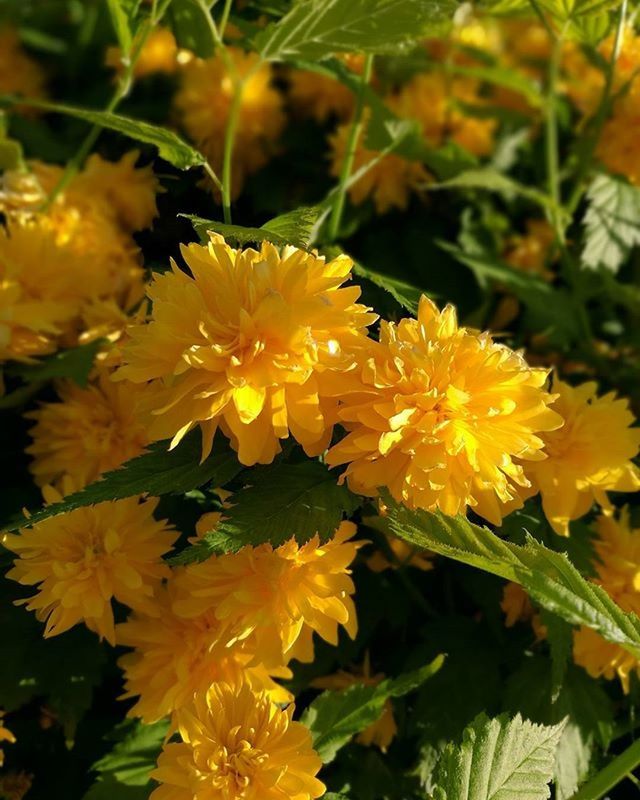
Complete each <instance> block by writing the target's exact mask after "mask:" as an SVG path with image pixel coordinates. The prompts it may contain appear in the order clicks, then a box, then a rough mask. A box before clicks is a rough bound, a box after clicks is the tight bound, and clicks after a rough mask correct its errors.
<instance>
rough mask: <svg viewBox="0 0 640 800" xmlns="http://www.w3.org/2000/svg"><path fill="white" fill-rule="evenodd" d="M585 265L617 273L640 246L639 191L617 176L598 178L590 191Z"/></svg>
mask: <svg viewBox="0 0 640 800" xmlns="http://www.w3.org/2000/svg"><path fill="white" fill-rule="evenodd" d="M587 200H588V202H589V207H588V209H587V213H586V214H585V217H584V228H585V231H584V234H585V240H584V249H583V251H582V265H583V267H586V268H588V269H598V268H600V267H604V268H605V269H608V270H610V271H611V272H617V271H618V269H619V268H620V266H621V264H622V263H623V262H624V260H625V259H626V257H627V256H628V255H629V252H630V251H631V248H632V247H635V246H636V245H638V244H640V189H639V188H638V187H636V186H632V185H631V184H630V183H627V182H626V181H625V180H624V179H623V178H619V177H616V176H614V175H604V174H600V175H597V176H596V178H595V179H594V180H593V182H592V184H591V186H590V187H589V190H588V192H587Z"/></svg>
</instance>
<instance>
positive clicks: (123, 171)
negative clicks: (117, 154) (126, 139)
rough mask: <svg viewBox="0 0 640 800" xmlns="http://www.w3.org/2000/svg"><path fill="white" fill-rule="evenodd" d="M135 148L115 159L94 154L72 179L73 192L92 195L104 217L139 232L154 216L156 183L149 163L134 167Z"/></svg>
mask: <svg viewBox="0 0 640 800" xmlns="http://www.w3.org/2000/svg"><path fill="white" fill-rule="evenodd" d="M139 157H140V153H139V152H138V151H137V150H131V151H129V152H128V153H125V154H124V155H123V156H122V158H121V159H120V160H119V161H107V160H106V159H104V158H102V157H101V156H99V155H97V154H96V153H94V154H93V155H92V156H89V158H88V159H87V163H86V164H85V165H84V169H83V170H82V172H81V173H80V174H79V175H78V177H77V178H76V180H75V182H74V186H73V192H74V194H76V195H83V194H84V195H85V196H86V197H90V198H93V200H94V201H95V202H99V203H100V204H101V205H102V211H103V213H104V214H105V216H109V215H111V216H113V217H114V218H115V220H116V222H117V223H118V225H119V226H120V228H122V230H124V231H128V232H133V231H141V230H142V229H143V228H148V227H150V226H151V223H152V222H153V220H154V218H155V217H157V216H158V208H157V206H156V194H158V192H159V191H160V183H159V181H158V179H157V178H156V176H155V175H154V173H153V168H152V167H151V165H148V166H146V167H136V162H137V161H138V158H139Z"/></svg>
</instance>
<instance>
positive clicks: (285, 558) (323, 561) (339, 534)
mask: <svg viewBox="0 0 640 800" xmlns="http://www.w3.org/2000/svg"><path fill="white" fill-rule="evenodd" d="M355 531H356V526H355V525H354V524H353V523H352V522H343V523H341V525H340V527H339V528H338V530H337V531H336V533H335V535H334V536H333V538H332V539H330V540H329V541H328V542H325V543H324V544H321V543H320V541H319V539H318V537H317V536H314V537H313V538H312V539H310V540H309V541H308V542H307V543H306V544H303V545H298V544H297V543H296V541H295V540H294V539H292V540H290V541H289V542H286V543H285V544H283V545H281V546H280V547H277V548H275V549H274V548H273V547H272V546H271V545H270V544H263V545H260V546H258V547H255V548H254V547H244V548H243V549H242V550H240V551H239V552H238V553H227V554H225V555H222V556H218V557H213V558H210V559H207V561H204V562H202V563H200V564H193V565H189V566H188V567H186V568H185V570H184V571H183V572H181V573H180V574H179V575H178V576H176V579H175V584H176V601H175V603H174V605H173V608H174V611H175V612H176V613H177V614H178V615H179V616H184V617H191V618H193V617H197V616H199V615H200V614H202V613H204V612H205V611H212V612H213V613H214V615H215V617H216V618H217V619H218V620H220V622H221V623H223V624H224V625H225V627H226V628H227V629H228V630H229V631H230V635H231V636H232V637H233V638H238V639H240V640H244V639H248V638H251V639H252V641H253V642H255V644H253V645H252V648H253V650H254V651H255V653H256V654H257V658H258V659H259V660H260V661H261V662H262V663H264V664H266V665H269V666H270V665H272V664H274V665H279V664H286V663H287V661H289V660H290V659H292V658H297V659H299V660H300V661H312V660H313V633H314V631H315V632H316V633H318V634H319V635H320V636H321V637H322V638H323V639H324V640H325V641H327V642H329V643H331V644H333V645H336V644H337V643H338V628H339V626H340V625H342V626H344V628H345V630H346V631H347V633H348V634H349V636H351V638H354V637H355V635H356V632H357V626H358V622H357V617H356V609H355V606H354V604H353V600H352V595H353V593H354V591H355V586H354V584H353V580H352V579H351V576H350V570H349V566H350V564H351V563H352V561H353V559H354V558H355V555H356V552H357V550H358V548H359V546H360V543H358V542H353V541H350V539H351V538H352V537H353V535H354V534H355Z"/></svg>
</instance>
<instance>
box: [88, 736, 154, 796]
mask: <svg viewBox="0 0 640 800" xmlns="http://www.w3.org/2000/svg"><path fill="white" fill-rule="evenodd" d="M168 729H169V723H168V722H167V721H166V720H161V721H160V722H155V723H153V724H151V725H144V724H143V723H142V722H140V721H138V720H126V721H125V722H123V723H121V724H120V725H118V726H117V727H116V728H115V729H114V731H113V734H112V736H111V737H110V738H112V739H116V745H115V746H114V748H113V749H112V750H111V751H110V752H109V753H107V754H106V755H105V756H103V757H102V758H101V759H100V760H99V761H97V762H96V763H95V764H94V765H93V767H92V768H91V769H92V771H94V772H97V773H98V777H97V780H96V782H95V783H94V784H93V786H92V787H91V788H90V789H89V791H88V792H87V793H86V794H85V795H84V798H83V800H113V799H114V798H118V800H121V799H122V800H143V798H147V797H148V796H149V792H150V791H151V780H150V778H149V774H150V772H151V771H152V770H153V769H155V766H156V761H157V759H158V755H159V754H160V751H161V749H162V744H163V742H164V739H165V737H166V735H167V732H168Z"/></svg>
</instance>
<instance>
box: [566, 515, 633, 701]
mask: <svg viewBox="0 0 640 800" xmlns="http://www.w3.org/2000/svg"><path fill="white" fill-rule="evenodd" d="M595 527H596V532H597V534H598V536H597V538H596V539H595V540H594V547H595V552H596V555H597V559H595V561H594V567H595V570H596V577H595V578H593V579H592V580H593V582H594V583H597V584H598V585H599V586H602V588H603V589H605V590H606V592H607V593H608V594H609V595H611V597H612V598H613V599H614V600H615V601H616V603H617V604H618V605H619V606H620V608H622V609H623V611H633V612H634V613H635V614H638V613H640V529H638V528H635V529H634V528H632V527H631V524H630V519H629V511H628V509H626V508H624V509H622V511H621V512H620V515H619V517H618V519H616V518H615V517H613V516H610V515H603V516H601V517H599V518H598V520H597V521H596V524H595ZM573 658H574V661H575V662H576V664H579V665H580V666H581V667H584V669H586V670H587V672H588V673H589V675H591V676H592V677H594V678H600V677H604V678H606V679H607V680H612V679H613V678H615V677H616V676H617V677H618V678H619V679H620V682H621V683H622V687H623V689H624V692H625V693H627V692H628V691H629V676H630V674H631V672H632V671H634V670H635V671H636V672H637V673H638V675H640V659H638V658H636V657H634V656H633V655H632V654H631V653H629V652H627V651H626V650H625V649H624V648H623V647H620V645H618V644H614V643H611V642H608V641H607V640H606V639H603V638H602V636H600V634H599V633H596V632H595V631H593V630H591V629H590V628H584V627H583V628H580V629H579V630H577V631H576V632H575V633H574V639H573Z"/></svg>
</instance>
